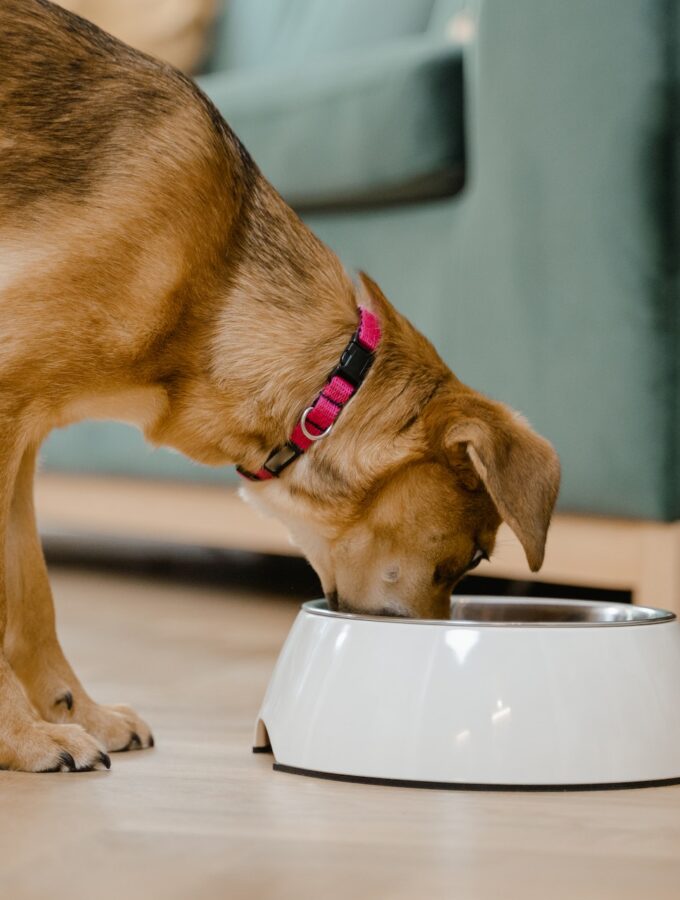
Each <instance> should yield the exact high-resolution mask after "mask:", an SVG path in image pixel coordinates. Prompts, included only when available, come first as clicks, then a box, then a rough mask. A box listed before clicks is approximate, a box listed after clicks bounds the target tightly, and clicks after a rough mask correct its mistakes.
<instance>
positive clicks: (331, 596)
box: [326, 591, 340, 612]
mask: <svg viewBox="0 0 680 900" xmlns="http://www.w3.org/2000/svg"><path fill="white" fill-rule="evenodd" d="M326 603H327V604H328V608H329V609H332V610H333V612H337V611H338V610H339V608H340V606H339V603H338V592H337V591H326Z"/></svg>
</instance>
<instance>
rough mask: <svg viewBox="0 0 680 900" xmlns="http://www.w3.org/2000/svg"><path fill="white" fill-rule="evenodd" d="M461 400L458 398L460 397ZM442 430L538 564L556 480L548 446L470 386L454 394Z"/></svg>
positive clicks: (553, 454) (452, 449)
mask: <svg viewBox="0 0 680 900" xmlns="http://www.w3.org/2000/svg"><path fill="white" fill-rule="evenodd" d="M461 401H462V402H461ZM456 407H457V410H456V417H455V420H454V422H453V424H449V425H448V427H447V428H446V430H445V433H444V443H445V447H446V449H447V450H448V451H449V452H450V453H455V451H456V450H457V451H458V452H460V446H461V445H465V447H466V449H467V455H468V457H469V459H470V461H471V463H472V465H473V466H474V468H475V470H476V471H477V474H478V475H479V477H480V478H481V479H482V481H483V482H484V486H485V487H486V490H487V492H488V494H489V496H490V497H491V499H492V500H493V502H494V504H495V506H496V509H497V510H498V513H499V515H500V516H501V518H502V519H503V520H504V521H505V522H507V523H508V525H509V526H510V528H512V530H513V531H514V532H515V534H516V535H517V537H518V538H519V541H520V543H521V544H522V547H523V548H524V552H525V553H526V557H527V562H528V563H529V567H530V568H531V571H532V572H536V571H537V570H538V569H540V568H541V565H542V563H543V557H544V554H545V541H546V537H547V532H548V525H549V524H550V517H551V515H552V511H553V507H554V505H555V501H556V499H557V492H558V490H559V484H560V463H559V459H558V456H557V453H556V452H555V450H554V448H553V447H552V445H551V444H550V443H548V441H546V440H545V439H544V438H542V437H540V436H539V435H537V434H536V433H535V432H534V431H532V429H531V428H530V427H529V425H528V424H527V423H526V422H525V421H524V420H523V419H522V418H521V417H520V416H518V415H517V414H515V413H513V412H512V411H511V410H509V409H507V408H506V407H504V406H503V405H502V404H500V403H493V402H492V401H490V400H486V398H484V397H481V396H479V395H474V394H473V392H471V393H470V395H468V396H463V397H462V398H458V400H457V403H456Z"/></svg>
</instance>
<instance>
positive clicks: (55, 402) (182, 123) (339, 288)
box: [0, 0, 559, 772]
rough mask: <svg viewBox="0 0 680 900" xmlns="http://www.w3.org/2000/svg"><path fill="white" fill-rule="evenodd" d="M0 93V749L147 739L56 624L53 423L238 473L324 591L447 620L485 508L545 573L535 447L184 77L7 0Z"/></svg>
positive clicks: (485, 538)
mask: <svg viewBox="0 0 680 900" xmlns="http://www.w3.org/2000/svg"><path fill="white" fill-rule="evenodd" d="M0 109H1V115H0V538H1V539H2V542H3V545H4V554H2V555H0V636H1V637H2V643H1V644H0V647H2V653H0V766H2V767H4V768H7V769H15V770H24V771H31V772H45V771H87V770H89V769H92V768H101V767H107V768H108V766H109V765H110V758H109V756H108V753H109V752H111V751H117V750H127V749H135V748H143V747H149V746H151V745H152V743H153V738H152V736H151V731H150V730H149V727H148V725H147V724H146V723H145V722H144V721H143V720H142V719H141V718H140V717H139V716H138V715H137V714H136V713H135V712H134V711H133V710H131V709H130V708H128V707H125V706H112V707H110V706H102V705H99V704H97V703H96V702H95V701H94V700H92V699H91V698H90V697H89V695H88V694H87V692H86V691H85V689H84V688H83V686H82V685H81V683H80V682H79V680H78V678H77V677H76V675H75V674H74V672H73V670H72V668H71V666H70V665H69V663H68V661H67V660H66V658H65V656H64V654H63V652H62V649H61V647H60V645H59V642H58V639H57V634H56V630H55V621H54V611H53V605H52V597H51V593H50V586H49V581H48V576H47V572H46V568H45V563H44V559H43V555H42V551H41V545H40V540H39V537H38V533H37V530H36V524H35V516H34V510H33V499H32V486H33V477H34V468H35V462H36V455H37V453H38V448H39V446H40V444H41V442H42V441H43V440H44V438H45V436H46V435H47V434H48V433H49V432H50V431H51V430H52V429H53V428H55V427H61V426H64V425H68V424H69V423H72V422H75V421H77V420H80V419H84V418H107V419H119V420H122V421H126V422H132V423H134V424H136V425H137V426H139V428H140V429H142V431H143V432H144V434H145V435H146V437H147V438H148V439H149V441H151V443H153V444H155V445H169V446H171V447H174V448H177V449H178V450H180V451H182V452H183V453H185V454H187V455H188V456H189V457H191V458H192V459H195V460H198V461H199V462H202V463H207V464H219V465H223V464H226V463H230V464H231V463H234V464H238V465H240V466H241V470H242V471H243V472H244V473H246V474H248V475H249V477H250V479H251V480H248V481H244V493H245V494H246V495H247V497H248V498H249V499H250V500H251V501H252V502H253V503H255V504H256V505H257V506H258V507H260V508H262V509H263V510H265V511H266V512H268V513H271V514H273V515H275V516H278V517H279V518H280V519H281V520H282V521H283V522H284V523H285V524H286V525H287V526H288V528H289V530H290V532H291V535H292V538H293V540H294V541H295V542H297V544H298V545H299V547H300V548H301V549H302V551H303V552H304V553H305V554H306V556H307V557H308V559H309V560H310V562H311V564H312V565H313V566H314V568H315V569H316V571H317V573H318V574H319V577H320V579H321V582H322V585H323V589H324V591H325V593H326V596H327V597H328V601H329V604H330V605H331V606H332V607H333V608H336V609H340V610H346V611H355V612H364V613H373V614H386V615H400V616H417V617H444V616H446V615H447V610H448V604H449V598H450V594H451V590H452V588H453V586H454V585H455V584H456V582H457V581H458V580H459V579H460V578H461V577H462V576H463V575H464V574H465V573H466V572H468V571H469V570H470V569H472V568H473V567H474V566H475V565H477V564H478V563H479V562H480V560H482V559H486V558H488V557H489V556H490V555H491V552H492V550H493V545H494V539H495V534H496V530H497V528H498V526H499V523H500V522H501V520H505V521H506V522H507V523H508V524H509V526H510V527H511V528H512V529H513V531H514V532H515V534H516V535H517V537H518V538H519V540H520V542H521V543H522V545H523V547H524V550H525V552H526V556H527V560H528V563H529V566H530V567H531V569H532V570H534V571H535V570H537V569H538V568H539V567H540V565H541V562H542V560H543V555H544V547H545V540H546V533H547V529H548V525H549V521H550V517H551V513H552V510H553V506H554V503H555V499H556V496H557V492H558V485H559V462H558V458H557V455H556V453H555V451H554V449H553V448H552V446H551V445H550V444H549V443H548V442H547V441H546V440H544V439H543V438H541V437H539V436H538V435H537V434H535V433H534V432H533V431H532V430H531V428H530V427H529V426H528V424H527V423H526V422H525V421H524V420H523V419H522V418H521V417H519V416H518V415H516V414H515V413H513V412H512V411H511V410H509V409H508V408H506V407H505V406H503V405H501V404H499V403H496V402H493V401H492V400H489V399H487V398H486V397H484V396H482V395H481V394H479V393H477V392H475V391H474V390H472V389H471V388H469V387H467V386H465V385H464V384H462V383H461V382H460V381H458V380H457V378H456V377H455V376H454V375H453V374H452V372H451V371H450V370H449V369H448V368H447V366H446V365H445V364H444V362H443V361H442V360H441V359H440V358H439V356H438V355H437V353H436V352H435V350H434V348H433V347H432V345H431V344H430V343H429V342H428V341H427V340H426V339H425V338H424V337H423V336H422V335H421V334H419V333H418V332H417V331H416V330H415V329H414V328H413V327H412V325H411V324H410V323H409V322H408V321H407V320H406V319H405V318H404V317H403V316H402V315H400V314H399V313H398V312H397V310H396V309H395V308H394V307H393V306H391V305H390V303H389V302H388V301H387V299H386V298H385V297H384V296H383V294H382V293H381V291H380V289H379V288H378V286H377V285H376V284H375V283H374V282H373V281H372V280H371V279H370V278H369V277H368V276H366V275H361V276H360V277H359V279H358V281H357V282H356V283H355V282H354V281H353V280H352V279H351V278H350V276H349V275H348V274H347V272H346V271H345V269H344V268H343V266H342V265H341V264H340V262H339V261H338V259H337V257H336V256H335V255H334V254H333V253H332V252H331V251H330V250H329V249H328V248H327V247H326V246H324V244H322V243H321V242H320V241H319V240H318V239H317V238H316V237H315V236H314V235H313V234H312V233H311V232H310V231H309V230H308V229H307V227H306V226H305V225H304V224H303V223H302V222H301V220H300V219H299V218H298V217H297V215H296V214H295V213H294V212H293V211H292V210H291V209H290V208H289V207H288V206H287V205H286V204H285V203H284V201H283V200H282V199H281V197H280V196H279V195H278V194H277V193H276V191H275V190H274V189H273V188H272V187H271V186H270V185H269V184H268V183H267V181H266V180H265V179H264V177H263V176H262V175H261V173H260V172H259V170H258V168H257V166H256V165H255V164H254V162H253V160H252V159H251V158H250V156H249V155H248V153H247V152H246V150H245V149H244V148H243V146H242V145H241V143H240V142H239V141H238V139H237V138H236V137H235V135H234V134H233V133H232V131H231V130H230V129H229V127H228V126H227V124H226V123H225V122H224V120H223V119H222V117H221V116H220V114H219V113H218V112H217V110H216V109H215V108H214V106H213V105H212V104H211V103H210V101H209V100H208V99H207V98H206V97H205V96H204V95H203V94H202V93H201V92H200V90H198V88H197V87H196V86H195V85H194V84H193V83H192V82H191V81H190V80H189V79H187V78H186V77H184V76H183V75H182V74H180V73H179V72H177V71H175V70H174V69H172V68H171V67H169V66H168V65H166V64H163V63H161V62H158V61H156V60H154V59H152V58H150V57H148V56H145V55H143V54H141V53H138V52H135V51H133V50H132V49H130V48H129V47H127V46H125V45H124V44H122V43H119V42H118V41H116V40H114V39H113V38H111V37H109V36H108V35H107V34H105V33H104V32H103V31H101V30H99V29H98V28H96V27H95V26H93V25H91V24H89V23H88V22H86V21H84V20H83V19H80V18H78V17H77V16H75V15H72V14H70V13H68V12H66V11H64V10H63V9H61V8H59V7H57V6H55V5H53V4H51V3H49V2H48V0H3V3H2V4H1V5H0ZM364 327H365V328H366V329H368V331H367V332H366V334H368V337H366V334H364V335H363V337H362V332H361V329H362V328H364ZM350 370H352V371H350ZM330 373H335V374H334V375H333V376H332V377H331V375H330ZM352 378H354V380H355V382H356V383H355V384H352V383H351V382H352ZM333 379H336V380H335V381H334V380H333ZM338 379H339V380H338ZM343 382H344V384H345V387H346V388H347V390H348V393H352V394H353V395H352V396H351V399H350V400H349V402H345V401H346V400H347V397H345V398H344V401H343V400H342V398H341V399H338V397H337V396H335V398H334V402H335V404H336V405H335V406H333V405H332V402H333V397H332V396H331V395H332V393H333V390H334V388H333V387H332V385H333V384H335V385H336V386H337V385H340V386H341V387H342V383H343ZM350 389H352V390H350ZM324 392H326V394H327V395H328V396H331V399H329V400H328V401H327V403H326V412H327V413H328V410H329V409H330V410H331V413H330V414H329V416H330V419H332V422H331V424H332V429H331V431H330V433H328V421H329V418H328V416H327V418H326V419H325V420H324V422H323V423H322V422H321V421H319V420H318V419H319V418H320V416H317V421H316V422H315V423H314V424H313V420H314V415H315V414H316V413H315V411H317V410H318V409H319V404H320V402H321V400H320V397H321V395H322V394H323V393H324ZM315 398H316V400H315ZM310 404H311V406H310ZM328 404H331V406H330V407H329V406H328ZM310 410H311V412H310ZM336 420H337V421H336ZM322 426H323V427H322ZM301 429H302V431H303V432H304V433H305V434H306V435H308V436H310V437H309V438H308V440H307V441H306V444H307V445H308V446H307V445H306V446H305V447H303V448H302V449H305V450H306V452H304V453H298V452H297V450H299V449H300V447H297V448H296V447H295V446H292V444H294V442H291V434H293V435H295V434H296V433H297V434H298V441H299V443H305V442H304V441H302V439H301V438H299V434H300V430H301ZM267 466H268V467H269V468H267ZM284 466H285V467H284ZM258 473H259V474H258Z"/></svg>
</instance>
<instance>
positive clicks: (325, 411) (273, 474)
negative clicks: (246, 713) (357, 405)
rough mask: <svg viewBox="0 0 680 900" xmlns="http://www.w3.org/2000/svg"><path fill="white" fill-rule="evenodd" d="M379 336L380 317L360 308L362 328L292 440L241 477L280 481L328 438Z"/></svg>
mask: <svg viewBox="0 0 680 900" xmlns="http://www.w3.org/2000/svg"><path fill="white" fill-rule="evenodd" d="M380 336H381V332H380V323H379V322H378V319H377V317H376V316H374V315H373V313H372V312H369V311H368V310H367V309H364V307H359V327H358V328H357V330H356V332H355V333H354V334H353V335H352V339H351V340H350V342H349V344H347V346H346V347H345V349H344V350H343V352H342V356H341V357H340V362H339V364H338V365H337V366H336V367H335V369H334V370H333V371H332V372H331V374H330V375H329V377H328V380H327V382H326V384H325V385H324V388H323V390H322V391H321V393H320V394H319V395H318V396H317V398H316V400H314V402H313V403H312V405H311V406H308V407H307V409H306V410H305V411H304V412H303V414H302V416H301V418H300V419H299V420H298V423H297V425H296V426H295V428H294V429H293V433H292V435H291V436H290V438H289V440H287V441H286V443H285V444H283V445H281V446H280V447H277V448H276V449H275V450H272V452H271V453H270V454H269V456H268V457H267V459H266V461H265V463H264V465H263V466H262V468H261V469H258V470H257V472H248V471H247V470H246V469H244V468H242V466H236V471H237V472H238V473H239V475H242V476H243V477H244V478H247V479H248V480H249V481H268V480H269V479H270V478H278V476H279V475H280V473H281V472H282V471H283V470H284V469H285V468H287V467H288V466H289V465H290V464H291V463H293V462H295V460H296V459H297V458H298V456H301V455H302V454H303V453H304V452H305V450H308V449H309V448H310V447H311V446H312V445H313V444H314V443H316V441H318V440H320V439H321V438H323V437H325V436H326V435H327V434H328V433H329V432H330V430H331V428H332V427H333V424H334V423H335V421H336V419H337V418H338V416H339V415H340V413H341V412H342V410H343V408H344V406H345V404H346V403H347V402H348V401H349V400H350V399H351V398H352V397H353V396H354V394H355V393H356V392H357V390H358V389H359V387H360V385H361V384H362V383H363V381H364V379H365V378H366V375H367V374H368V371H369V369H370V368H371V366H372V365H373V361H374V359H375V350H376V348H377V346H378V344H379V343H380Z"/></svg>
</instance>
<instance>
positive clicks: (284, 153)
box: [199, 36, 464, 208]
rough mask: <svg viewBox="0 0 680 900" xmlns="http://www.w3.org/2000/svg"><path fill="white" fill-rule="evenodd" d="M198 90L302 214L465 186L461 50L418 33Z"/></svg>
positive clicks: (210, 79)
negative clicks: (323, 208) (217, 108)
mask: <svg viewBox="0 0 680 900" xmlns="http://www.w3.org/2000/svg"><path fill="white" fill-rule="evenodd" d="M199 84H200V85H201V87H202V88H203V89H204V90H205V92H206V93H207V94H208V95H209V96H210V97H211V98H212V99H213V101H214V102H215V103H216V105H217V106H218V107H219V109H220V111H221V112H222V114H223V115H224V117H225V118H226V120H227V121H228V122H229V124H230V125H231V126H232V128H233V129H234V131H235V132H236V133H237V134H238V136H239V137H240V138H241V140H242V141H243V143H244V144H245V145H246V147H247V148H248V150H249V151H250V152H251V153H252V155H253V157H254V158H255V160H256V162H257V163H258V164H259V166H260V168H261V169H262V171H263V172H264V174H265V175H266V177H267V178H268V179H269V180H270V181H271V182H272V184H273V185H274V186H275V187H276V188H277V190H279V191H280V193H281V194H283V196H284V197H285V198H286V199H287V200H288V201H289V202H290V203H291V204H292V205H294V206H296V207H297V208H318V207H324V206H335V205H338V204H340V205H342V204H358V203H363V202H384V201H392V200H400V199H410V198H412V197H418V198H423V197H426V196H436V195H444V194H451V193H454V192H455V191H456V190H458V189H459V188H460V186H461V184H462V180H463V168H464V141H463V69H462V58H461V53H460V49H459V48H458V47H457V46H455V45H454V44H451V43H449V42H446V41H444V40H442V39H440V38H434V39H433V38H431V37H428V36H418V37H415V38H410V39H405V40H402V41H398V42H394V43H392V44H390V45H388V46H385V47H380V48H377V49H374V50H371V51H360V52H355V53H348V54H345V55H343V56H341V57H336V58H334V59H330V60H327V61H325V62H319V63H316V64H315V65H308V66H306V67H305V68H304V69H293V68H291V69H285V70H284V69H281V70H277V71H276V72H275V73H274V72H273V71H272V70H271V69H270V70H267V69H258V70H250V71H242V72H219V73H213V74H209V75H206V76H204V77H202V78H201V79H199Z"/></svg>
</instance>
